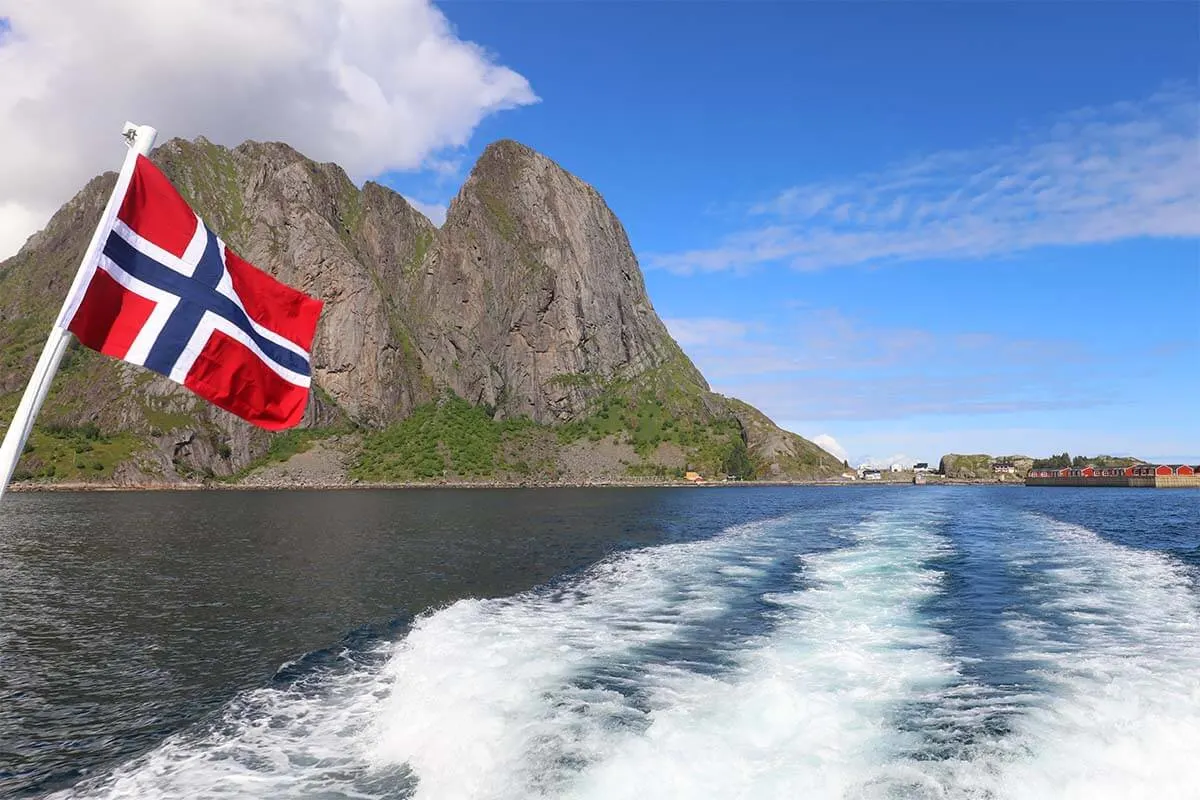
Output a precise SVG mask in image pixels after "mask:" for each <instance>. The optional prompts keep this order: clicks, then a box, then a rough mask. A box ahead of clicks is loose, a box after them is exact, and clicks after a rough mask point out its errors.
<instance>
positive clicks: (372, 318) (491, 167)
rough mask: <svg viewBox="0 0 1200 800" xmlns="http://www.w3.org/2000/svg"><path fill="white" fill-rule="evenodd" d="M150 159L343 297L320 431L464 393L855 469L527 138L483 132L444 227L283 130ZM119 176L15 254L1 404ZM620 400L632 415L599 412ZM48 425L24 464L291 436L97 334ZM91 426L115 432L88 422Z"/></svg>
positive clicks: (328, 293)
mask: <svg viewBox="0 0 1200 800" xmlns="http://www.w3.org/2000/svg"><path fill="white" fill-rule="evenodd" d="M153 158H154V160H155V161H156V162H157V163H158V164H159V165H160V166H161V167H162V168H163V170H164V172H166V174H167V175H168V177H169V178H170V179H171V180H172V182H173V183H174V184H175V185H176V186H177V187H179V189H180V190H181V192H182V193H183V194H184V195H185V196H186V197H187V198H188V199H189V201H190V202H191V203H192V204H193V205H194V207H195V208H196V210H197V211H198V212H199V213H200V215H201V216H202V217H203V218H204V219H205V221H206V222H207V223H208V224H209V225H210V227H212V228H213V229H214V230H216V231H217V232H218V233H219V234H220V235H221V236H222V237H223V238H224V239H225V240H226V241H227V242H228V243H229V244H230V245H231V246H232V247H233V248H234V249H235V250H237V251H238V252H239V253H241V254H242V255H243V256H245V257H246V258H248V259H249V260H250V261H252V262H253V263H255V264H257V265H258V266H260V267H262V268H263V269H265V270H267V271H269V272H271V273H273V274H275V275H277V276H278V277H280V278H281V279H282V280H284V281H286V282H287V283H289V284H291V285H293V286H296V287H297V288H300V289H302V290H303V291H305V292H308V293H310V294H312V295H315V296H317V297H320V298H322V299H324V300H325V301H326V306H325V311H324V313H323V316H322V319H321V323H320V326H319V328H318V333H317V339H316V342H315V344H314V355H313V366H314V385H315V389H314V395H313V398H312V402H311V404H310V407H309V411H308V413H307V415H306V420H305V426H307V427H308V428H310V429H312V430H314V431H320V430H330V429H333V428H337V429H339V430H345V429H348V428H356V429H358V430H360V431H362V432H366V433H368V434H369V433H370V431H374V430H380V429H384V428H387V426H389V425H392V424H393V423H398V422H399V421H401V420H404V419H406V418H408V417H409V416H410V415H411V414H412V413H413V410H414V409H416V408H418V407H422V406H424V405H426V404H429V403H431V402H432V401H434V400H435V399H437V398H439V397H441V396H443V395H444V393H445V392H446V391H449V392H452V393H454V394H457V395H458V396H460V397H462V398H465V399H466V400H467V401H468V402H469V403H471V404H474V405H476V406H479V407H483V408H485V409H486V410H487V413H488V414H489V415H490V416H491V417H492V418H493V419H495V420H498V421H502V420H519V419H525V420H532V421H533V422H534V423H537V424H540V425H542V426H561V425H564V424H568V423H569V424H571V425H574V426H575V427H576V428H577V429H578V430H579V431H585V430H586V431H589V432H590V434H589V435H591V436H592V441H595V439H596V437H597V436H599V437H601V438H604V437H608V438H613V439H614V441H615V438H619V435H618V434H619V432H618V431H617V430H616V429H613V428H611V426H610V425H609V421H611V420H613V419H618V420H627V421H628V424H630V425H635V426H636V425H639V424H643V425H644V424H648V423H644V421H645V420H646V419H651V420H656V421H655V422H654V424H659V423H660V422H663V419H660V417H663V416H664V415H666V416H670V417H673V418H678V419H684V418H686V419H684V421H685V422H686V425H684V426H683V428H676V427H675V426H674V424H673V423H672V425H670V426H667V428H666V430H668V431H673V432H674V431H679V430H685V431H687V433H686V435H683V436H682V437H680V436H676V438H677V439H680V441H684V442H686V443H688V446H690V447H692V448H693V450H694V451H695V453H700V452H701V451H703V452H704V453H705V454H706V455H705V458H708V459H709V461H710V462H712V463H714V464H715V463H717V461H719V457H718V456H719V454H718V455H713V453H714V452H716V451H715V450H713V447H709V446H708V444H706V442H705V441H703V439H704V435H706V434H705V433H704V432H705V431H721V432H722V433H721V435H722V436H724V435H725V434H724V432H725V431H727V430H729V429H730V428H729V426H734V428H733V430H738V431H741V434H740V435H741V438H742V440H743V441H744V442H745V443H746V445H748V449H749V453H750V454H751V455H752V456H753V457H755V458H757V459H758V461H759V462H760V465H761V466H762V467H763V468H764V469H765V470H767V472H769V473H770V474H771V475H776V476H787V475H789V474H792V475H797V474H803V475H806V476H807V475H813V474H826V473H828V472H829V470H826V469H825V468H824V463H825V461H826V460H828V463H829V464H831V465H833V468H836V465H837V461H836V459H833V458H832V456H828V454H823V453H822V451H820V450H819V448H816V446H815V445H812V444H811V443H810V442H806V441H805V440H802V439H800V438H799V437H795V436H793V435H792V434H786V433H784V432H783V431H780V430H779V429H778V428H776V427H775V426H774V425H773V424H772V423H771V422H770V421H769V420H767V419H766V418H765V417H763V416H762V415H761V414H759V413H758V412H757V411H755V410H754V409H751V408H750V407H749V406H745V405H744V404H739V403H735V402H733V401H729V400H727V399H726V398H721V397H719V396H717V395H714V394H712V393H711V392H710V391H709V388H708V385H707V383H706V382H705V381H704V378H703V376H701V375H700V373H699V372H698V371H697V370H696V369H695V367H694V366H693V365H692V364H691V362H690V361H689V360H688V359H687V357H686V356H685V355H684V354H683V352H682V351H681V350H680V349H679V348H678V346H677V345H676V344H675V342H674V341H673V340H672V339H671V337H670V336H669V334H668V333H667V330H666V328H665V326H664V325H663V324H662V322H661V320H660V319H659V318H658V316H657V314H656V313H655V312H654V308H653V306H652V305H651V304H650V300H649V298H648V297H647V296H646V291H645V286H644V283H643V280H642V274H641V270H640V269H639V267H638V264H637V261H636V258H635V257H634V255H633V252H632V249H631V248H630V245H629V241H628V238H627V236H626V234H625V231H624V229H623V228H622V226H621V224H620V222H619V221H618V220H617V218H616V217H615V215H614V214H613V213H612V211H611V210H610V209H609V208H608V207H607V205H606V204H605V203H604V201H603V199H602V198H601V197H600V195H599V194H598V193H597V192H596V191H595V189H593V188H592V187H590V186H588V185H587V184H585V183H583V182H582V181H581V180H579V179H578V178H576V177H575V176H573V175H571V174H569V173H567V172H566V171H565V170H563V169H562V168H561V167H559V166H558V165H556V164H555V163H554V162H552V161H551V160H550V159H548V158H546V157H545V156H542V155H540V154H538V153H535V152H534V151H532V150H530V149H529V148H527V147H524V146H523V145H520V144H517V143H515V142H510V141H502V142H497V143H495V144H493V145H491V146H490V147H488V148H487V149H486V151H485V152H484V154H483V156H482V157H481V158H480V160H479V162H478V163H477V164H476V165H475V168H474V169H473V170H472V172H471V174H470V176H469V178H468V179H467V181H466V183H465V184H464V185H463V187H462V189H461V191H460V192H459V193H458V196H457V197H456V198H455V199H454V202H453V204H452V205H451V208H450V211H449V214H448V216H447V220H446V223H445V225H444V226H443V227H442V228H441V229H440V230H439V229H437V228H435V227H434V226H433V225H432V224H431V223H430V222H429V221H428V220H427V219H425V218H424V217H423V216H422V215H421V214H419V213H418V212H417V211H415V210H414V209H413V208H412V207H411V206H409V205H408V203H407V202H405V200H404V199H403V198H402V197H401V196H400V195H398V194H396V193H395V192H393V191H391V190H389V189H387V188H385V187H382V186H380V185H378V184H374V183H367V184H366V185H365V186H364V187H363V188H362V189H358V188H357V187H355V186H354V184H353V183H352V182H351V181H350V180H349V178H348V177H347V176H346V174H345V173H344V172H343V171H342V170H341V169H340V168H339V167H337V166H336V165H333V164H317V163H315V162H313V161H311V160H309V159H307V158H305V157H304V156H302V155H301V154H299V153H297V152H296V151H295V150H293V149H292V148H290V147H288V146H286V145H283V144H274V143H265V144H264V143H256V142H247V143H245V144H243V145H241V146H239V147H237V148H234V149H232V150H230V149H226V148H223V147H219V146H216V145H213V144H211V143H209V142H207V141H205V140H203V139H197V140H196V141H194V142H186V141H182V140H178V139H176V140H171V141H169V142H167V143H166V144H164V145H163V146H161V147H160V148H158V149H157V150H156V151H155V153H154V155H153ZM113 180H114V176H113V175H112V174H108V175H104V176H100V177H98V178H96V179H94V180H93V181H92V182H90V183H89V184H88V185H87V186H86V187H85V188H84V189H83V190H82V191H81V192H80V193H79V194H78V195H77V196H76V197H75V198H73V199H72V200H71V201H70V202H69V203H67V204H66V205H65V206H64V207H63V208H62V209H61V210H60V211H59V212H58V213H57V214H56V215H55V216H54V218H53V219H52V220H51V222H50V224H49V225H48V226H47V227H46V229H45V230H44V231H42V232H40V233H39V234H37V235H36V236H34V237H33V238H31V239H30V241H29V242H28V243H27V244H26V246H25V247H24V248H23V249H22V251H21V252H20V253H19V254H18V255H17V256H15V257H14V258H12V259H9V260H8V261H6V262H4V263H0V364H2V365H3V369H0V420H6V419H7V418H8V416H9V415H10V414H11V413H12V409H13V408H15V405H16V398H17V396H18V393H19V392H20V390H21V389H22V388H23V386H24V383H25V381H26V380H27V378H28V375H29V372H30V371H31V370H32V365H33V362H34V360H35V359H36V355H37V351H38V349H39V347H40V344H41V342H42V341H43V340H44V336H45V332H46V329H47V326H48V325H49V324H50V322H51V320H52V319H53V316H54V314H55V313H56V312H57V308H58V305H59V304H60V303H61V301H62V298H63V296H64V295H65V293H66V290H67V286H68V284H69V282H70V279H71V276H72V275H73V274H74V271H75V268H76V266H77V260H78V257H79V254H80V253H82V252H83V250H84V248H85V246H86V243H87V239H88V237H89V236H90V233H91V230H92V228H93V227H94V225H95V222H96V220H97V219H98V217H99V214H100V211H101V209H102V207H103V204H104V202H105V200H106V198H107V195H108V193H109V191H110V190H111V187H112V183H113ZM621 409H624V411H621ZM601 411H603V412H604V413H605V414H610V415H613V414H616V415H617V416H606V417H604V418H603V419H604V422H603V424H599V423H595V422H594V421H593V422H588V420H589V419H591V418H592V417H593V416H594V415H596V414H597V413H600V412H601ZM618 412H620V413H624V414H625V416H624V417H622V416H620V414H619V413H618ZM639 420H642V422H639ZM41 422H42V426H43V430H42V431H41V432H40V433H39V435H38V436H35V441H34V447H33V450H32V451H31V453H29V454H27V457H26V459H25V460H26V462H27V464H26V467H27V468H26V470H25V474H26V477H34V478H37V477H40V478H43V479H53V480H62V479H64V478H66V479H106V480H107V479H112V480H118V481H119V480H126V481H129V482H139V481H145V480H161V481H166V482H171V481H176V480H181V479H193V478H195V477H197V476H203V475H213V476H229V475H235V474H237V473H238V472H239V471H240V470H244V468H245V467H246V466H247V465H249V464H252V463H254V462H255V460H256V459H260V458H261V457H262V456H263V455H264V453H266V452H267V451H268V449H269V448H271V447H272V446H273V444H272V443H273V442H276V443H277V442H278V437H276V438H272V437H271V436H269V435H268V434H265V433H264V432H262V431H259V430H258V429H255V428H253V427H251V426H249V425H246V424H244V423H242V422H241V421H239V420H237V419H235V418H233V417H232V416H230V415H228V414H226V413H225V412H222V411H220V410H218V409H215V408H212V407H209V406H207V405H206V404H204V403H201V402H199V401H197V400H196V399H195V398H194V397H193V396H192V395H190V394H189V393H188V392H186V391H185V390H182V389H181V388H179V387H177V386H175V385H174V384H172V383H170V382H169V381H166V380H165V379H161V378H157V377H154V376H153V375H151V374H150V373H147V372H145V371H143V370H140V369H138V368H134V367H130V366H126V365H122V364H120V363H118V362H114V361H111V360H109V359H106V358H103V357H100V356H98V355H96V354H93V353H91V352H90V351H86V350H83V349H82V348H78V346H75V347H74V348H73V349H72V351H71V353H70V354H69V356H68V358H67V360H66V362H65V364H64V369H63V371H62V372H61V373H60V376H59V377H58V378H57V379H56V382H55V388H54V392H53V393H52V395H51V398H50V400H49V401H48V403H47V407H46V409H45V410H44V412H43V415H42V417H41ZM614 424H616V423H614ZM581 426H582V427H581ZM618 427H619V425H618ZM81 430H82V431H86V432H88V433H89V435H90V434H92V433H96V431H97V430H98V431H99V432H98V433H96V435H95V436H92V437H91V438H90V439H89V438H87V437H86V436H85V437H84V438H83V439H81V438H80V434H79V433H78V432H79V431H81ZM580 435H582V434H580ZM670 435H675V434H674V433H671V434H670ZM285 436H286V435H285ZM293 436H294V434H293ZM713 436H716V434H715V433H714V434H713ZM39 437H40V438H39ZM346 438H347V439H348V440H349V441H354V440H355V437H346ZM542 438H543V439H546V437H542ZM553 438H554V437H553V436H551V437H550V439H553ZM559 438H560V439H561V438H562V437H561V436H560V437H559ZM547 441H549V440H547ZM631 441H632V440H631ZM664 441H666V442H668V443H669V442H670V441H674V440H672V439H670V438H669V436H668V438H667V439H666V440H664ZM721 441H724V440H721ZM639 442H640V443H641V444H643V445H644V444H645V441H643V440H639ZM630 446H632V445H630ZM80 447H85V448H88V449H86V450H84V452H86V453H92V454H94V455H92V456H86V457H85V458H84V459H83V461H84V464H83V466H80V459H79V458H78V457H74V458H70V459H68V457H67V455H64V454H67V453H69V452H70V451H71V450H73V449H74V450H75V451H76V456H78V452H79V451H78V448H80ZM573 447H574V450H576V451H577V450H579V449H580V446H579V445H573ZM706 447H707V448H708V449H705V448H706ZM678 449H679V448H676V450H678ZM642 452H649V451H648V450H647V449H646V447H642ZM673 452H674V451H673ZM683 452H684V451H680V453H683ZM676 455H677V460H681V461H682V462H686V461H687V456H686V453H685V454H684V455H679V454H678V453H677V454H676ZM348 457H349V458H350V460H351V461H353V454H349V456H348ZM826 457H827V459H826ZM714 459H715V460H714ZM551 460H553V459H551ZM67 461H70V462H71V463H70V464H69V465H68V464H67V463H66V462H67ZM547 463H548V462H547ZM573 463H574V462H573ZM688 463H690V462H688ZM634 466H636V465H634ZM631 468H632V467H631ZM563 477H568V478H570V477H572V476H563Z"/></svg>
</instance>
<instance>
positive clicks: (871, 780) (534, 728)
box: [56, 495, 1200, 800]
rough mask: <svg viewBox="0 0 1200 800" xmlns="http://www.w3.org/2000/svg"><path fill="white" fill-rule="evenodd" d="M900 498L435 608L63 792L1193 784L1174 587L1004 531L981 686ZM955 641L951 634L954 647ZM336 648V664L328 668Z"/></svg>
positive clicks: (1032, 528) (1123, 562)
mask: <svg viewBox="0 0 1200 800" xmlns="http://www.w3.org/2000/svg"><path fill="white" fill-rule="evenodd" d="M939 497H944V496H937V495H925V496H922V497H920V498H912V497H901V496H899V495H896V496H892V499H890V500H889V501H888V504H887V507H884V508H875V509H865V510H864V511H863V512H862V513H861V514H860V515H859V516H858V517H857V518H855V519H847V518H846V517H845V513H846V511H845V508H844V507H843V508H839V509H831V510H829V511H828V512H808V513H806V514H804V515H795V516H789V517H786V518H781V519H776V520H773V521H769V522H761V523H754V524H751V525H747V526H743V527H738V528H734V529H731V530H728V531H725V532H724V533H722V534H720V535H718V536H716V537H713V538H710V539H706V540H703V541H694V542H685V543H676V544H669V545H662V546H658V547H652V548H646V549H643V550H637V551H632V552H627V553H624V554H620V555H617V556H613V557H611V558H609V559H607V560H606V561H604V562H602V563H600V564H598V565H597V566H596V567H594V568H593V569H591V570H590V571H588V572H586V573H584V574H582V575H579V576H574V577H570V578H566V579H563V580H562V581H561V582H559V583H558V584H555V585H552V586H548V587H544V588H542V589H539V590H537V591H532V592H528V593H524V594H521V595H516V596H513V597H510V598H503V599H494V600H465V601H460V602H458V603H455V604H453V605H451V606H449V607H447V608H444V609H440V610H435V611H432V612H430V613H428V614H426V615H424V616H422V617H421V618H419V619H418V620H416V621H415V622H414V623H413V625H412V626H411V628H410V629H409V630H408V632H407V635H405V636H404V637H403V638H402V639H400V640H399V641H375V642H372V643H370V644H368V645H366V646H363V647H361V648H357V649H355V648H347V649H346V650H345V651H344V652H340V653H337V654H335V657H333V658H324V659H318V661H320V662H321V663H320V664H319V665H318V667H316V668H313V669H311V670H308V671H305V670H302V669H299V670H290V671H288V680H286V681H280V682H278V683H276V684H275V685H272V686H270V687H265V688H262V689H259V690H257V691H253V692H249V693H246V694H244V695H241V696H239V697H238V698H236V699H235V700H234V701H233V702H232V703H231V704H230V705H229V706H228V707H227V708H226V709H224V711H223V712H222V714H221V716H220V718H219V719H217V720H212V721H209V722H207V723H204V724H201V725H197V726H196V727H194V728H193V729H191V730H189V731H187V732H185V733H183V734H180V735H177V736H175V737H172V738H171V739H169V740H168V741H166V742H165V743H164V744H162V745H161V746H160V747H158V748H157V749H156V750H154V751H153V752H150V753H148V754H146V755H145V756H143V757H141V758H139V759H136V760H134V761H131V762H129V763H128V764H126V765H124V766H122V767H120V768H118V769H117V770H116V771H114V772H113V773H112V774H110V775H106V776H103V777H100V778H97V779H94V780H91V781H88V782H85V783H82V784H80V785H78V786H76V787H74V788H73V789H70V790H67V791H65V792H62V793H60V794H58V795H56V796H57V797H63V798H66V797H106V798H152V797H185V796H186V797H204V798H250V797H253V798H285V797H287V798H298V797H321V798H439V799H440V798H481V799H482V798H487V799H488V800H508V799H510V798H512V799H514V800H515V799H516V798H578V799H579V800H583V799H585V798H586V799H588V800H590V799H592V798H596V799H597V800H598V799H599V798H605V799H606V800H610V799H611V800H620V798H643V797H652V798H664V799H669V798H754V799H755V800H759V799H762V800H773V799H774V798H780V799H782V798H788V800H791V799H792V798H796V797H806V798H948V797H957V798H997V799H999V798H1052V797H1053V798H1071V797H1080V798H1083V797H1087V798H1108V797H1112V798H1118V797H1119V798H1129V797H1138V796H1151V795H1153V796H1155V797H1161V798H1170V797H1187V796H1188V794H1187V793H1188V792H1189V791H1191V792H1195V791H1196V790H1195V787H1197V786H1200V760H1198V759H1196V758H1195V757H1194V756H1195V753H1197V752H1200V613H1198V610H1197V598H1196V595H1195V592H1194V590H1193V588H1192V585H1193V584H1192V583H1191V581H1192V580H1194V576H1189V575H1188V574H1187V573H1186V572H1185V569H1184V567H1182V566H1180V565H1179V564H1178V563H1176V562H1174V561H1171V560H1170V559H1169V558H1168V557H1167V556H1164V555H1162V554H1160V553H1156V552H1150V551H1137V550H1134V549H1131V548H1128V547H1123V546H1120V545H1116V544H1113V543H1111V542H1108V541H1106V540H1104V539H1103V538H1102V537H1100V536H1098V535H1097V534H1095V533H1094V532H1092V531H1089V530H1087V529H1084V528H1080V527H1077V526H1071V525H1066V524H1063V523H1059V522H1055V521H1053V520H1050V519H1046V518H1044V517H1040V516H1036V515H1033V514H1024V513H1018V512H1011V513H1007V514H1006V515H1001V514H996V519H997V521H996V523H995V526H994V528H995V529H994V530H993V531H992V533H991V534H990V538H989V539H987V541H988V545H987V546H988V548H989V557H991V558H994V559H996V563H998V564H1001V565H1002V566H1003V569H1004V570H1005V571H1006V574H1007V575H1008V576H1009V577H1010V578H1011V580H1012V581H1013V583H1014V585H1015V586H1016V589H1015V593H1014V594H1013V595H1012V600H1011V602H1010V603H1009V604H1008V607H1006V608H1004V609H1003V612H1002V614H1000V616H999V617H998V620H999V621H998V622H997V625H998V626H1000V627H1001V628H1002V633H1003V636H1004V637H1005V642H1006V652H1005V653H1004V654H1003V658H1004V659H1006V661H1007V662H1009V663H1010V664H1021V665H1023V667H1022V669H1023V673H1022V674H1023V675H1024V676H1025V678H1024V679H1022V680H1021V681H1014V682H1011V683H1002V682H995V681H991V682H989V681H988V680H984V679H983V678H981V677H980V675H983V674H986V670H982V671H981V670H980V669H979V668H978V667H979V664H978V663H976V662H978V661H981V660H985V659H986V658H988V656H987V655H986V654H983V653H980V652H974V651H972V650H971V649H970V648H968V647H965V646H964V644H963V642H964V641H965V639H964V638H963V637H960V636H959V634H957V633H955V631H956V630H959V629H961V630H964V631H965V630H967V629H969V628H970V627H971V625H972V624H973V623H972V620H970V619H967V620H958V621H957V622H958V623H959V624H958V625H957V626H948V625H947V624H946V622H947V620H946V619H945V614H946V612H945V608H944V607H942V606H939V599H940V598H944V597H945V596H947V593H948V592H950V591H951V590H952V589H953V586H951V584H952V583H953V581H954V580H955V579H956V578H955V576H954V575H953V574H951V572H952V571H951V570H950V569H949V568H948V567H946V566H945V565H946V564H947V563H948V560H949V559H952V558H954V557H956V554H957V553H958V552H959V550H960V549H961V548H962V547H963V543H962V542H961V541H957V540H956V537H955V536H954V535H951V534H950V533H948V531H950V530H951V529H952V528H953V525H954V515H955V509H953V508H950V507H948V503H946V502H945V501H944V500H939V499H938V498H939ZM964 636H965V634H964ZM327 655H328V654H327Z"/></svg>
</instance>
